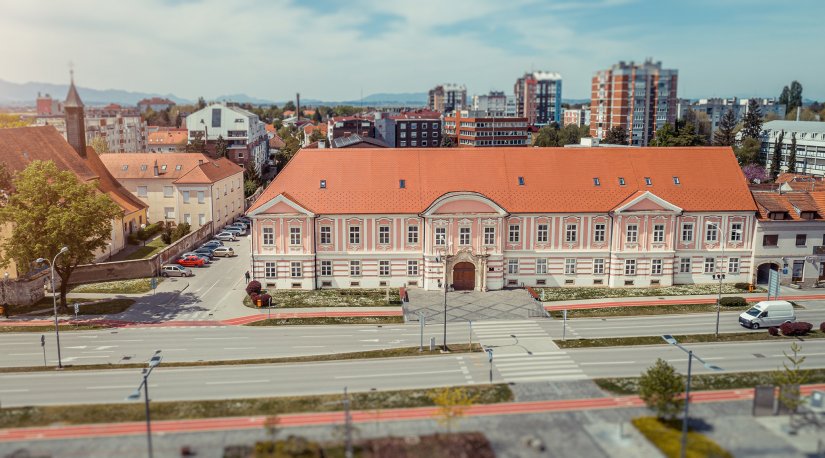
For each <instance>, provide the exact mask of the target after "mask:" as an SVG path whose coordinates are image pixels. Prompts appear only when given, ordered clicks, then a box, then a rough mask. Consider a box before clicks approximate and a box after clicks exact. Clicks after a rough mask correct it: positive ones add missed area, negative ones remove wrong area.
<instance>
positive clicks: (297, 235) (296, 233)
mask: <svg viewBox="0 0 825 458" xmlns="http://www.w3.org/2000/svg"><path fill="white" fill-rule="evenodd" d="M289 244H290V245H300V244H301V228H300V227H290V228H289Z"/></svg>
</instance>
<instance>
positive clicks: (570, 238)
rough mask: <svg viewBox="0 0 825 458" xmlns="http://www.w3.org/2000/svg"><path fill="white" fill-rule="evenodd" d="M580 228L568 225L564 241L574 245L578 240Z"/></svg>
mask: <svg viewBox="0 0 825 458" xmlns="http://www.w3.org/2000/svg"><path fill="white" fill-rule="evenodd" d="M578 230H579V227H578V226H577V225H575V224H568V225H566V226H565V229H564V241H565V242H570V243H573V242H575V241H576V239H577V238H578Z"/></svg>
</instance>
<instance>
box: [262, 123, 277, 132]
mask: <svg viewBox="0 0 825 458" xmlns="http://www.w3.org/2000/svg"><path fill="white" fill-rule="evenodd" d="M264 129H266V131H267V132H268V133H271V134H274V133H277V132H278V129H276V128H275V126H273V125H272V124H264Z"/></svg>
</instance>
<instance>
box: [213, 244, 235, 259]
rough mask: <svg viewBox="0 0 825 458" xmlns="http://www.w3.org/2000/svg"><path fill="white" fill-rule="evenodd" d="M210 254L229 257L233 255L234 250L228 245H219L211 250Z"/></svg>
mask: <svg viewBox="0 0 825 458" xmlns="http://www.w3.org/2000/svg"><path fill="white" fill-rule="evenodd" d="M212 254H213V255H214V256H218V257H224V258H231V257H232V256H235V250H233V249H232V247H229V246H219V247H217V248H215V250H214V251H212Z"/></svg>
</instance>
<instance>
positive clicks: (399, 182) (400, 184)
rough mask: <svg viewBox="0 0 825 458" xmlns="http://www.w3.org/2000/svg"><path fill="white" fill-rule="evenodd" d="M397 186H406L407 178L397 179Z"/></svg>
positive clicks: (402, 187)
mask: <svg viewBox="0 0 825 458" xmlns="http://www.w3.org/2000/svg"><path fill="white" fill-rule="evenodd" d="M398 187H399V188H401V189H404V188H406V187H407V180H398Z"/></svg>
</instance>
